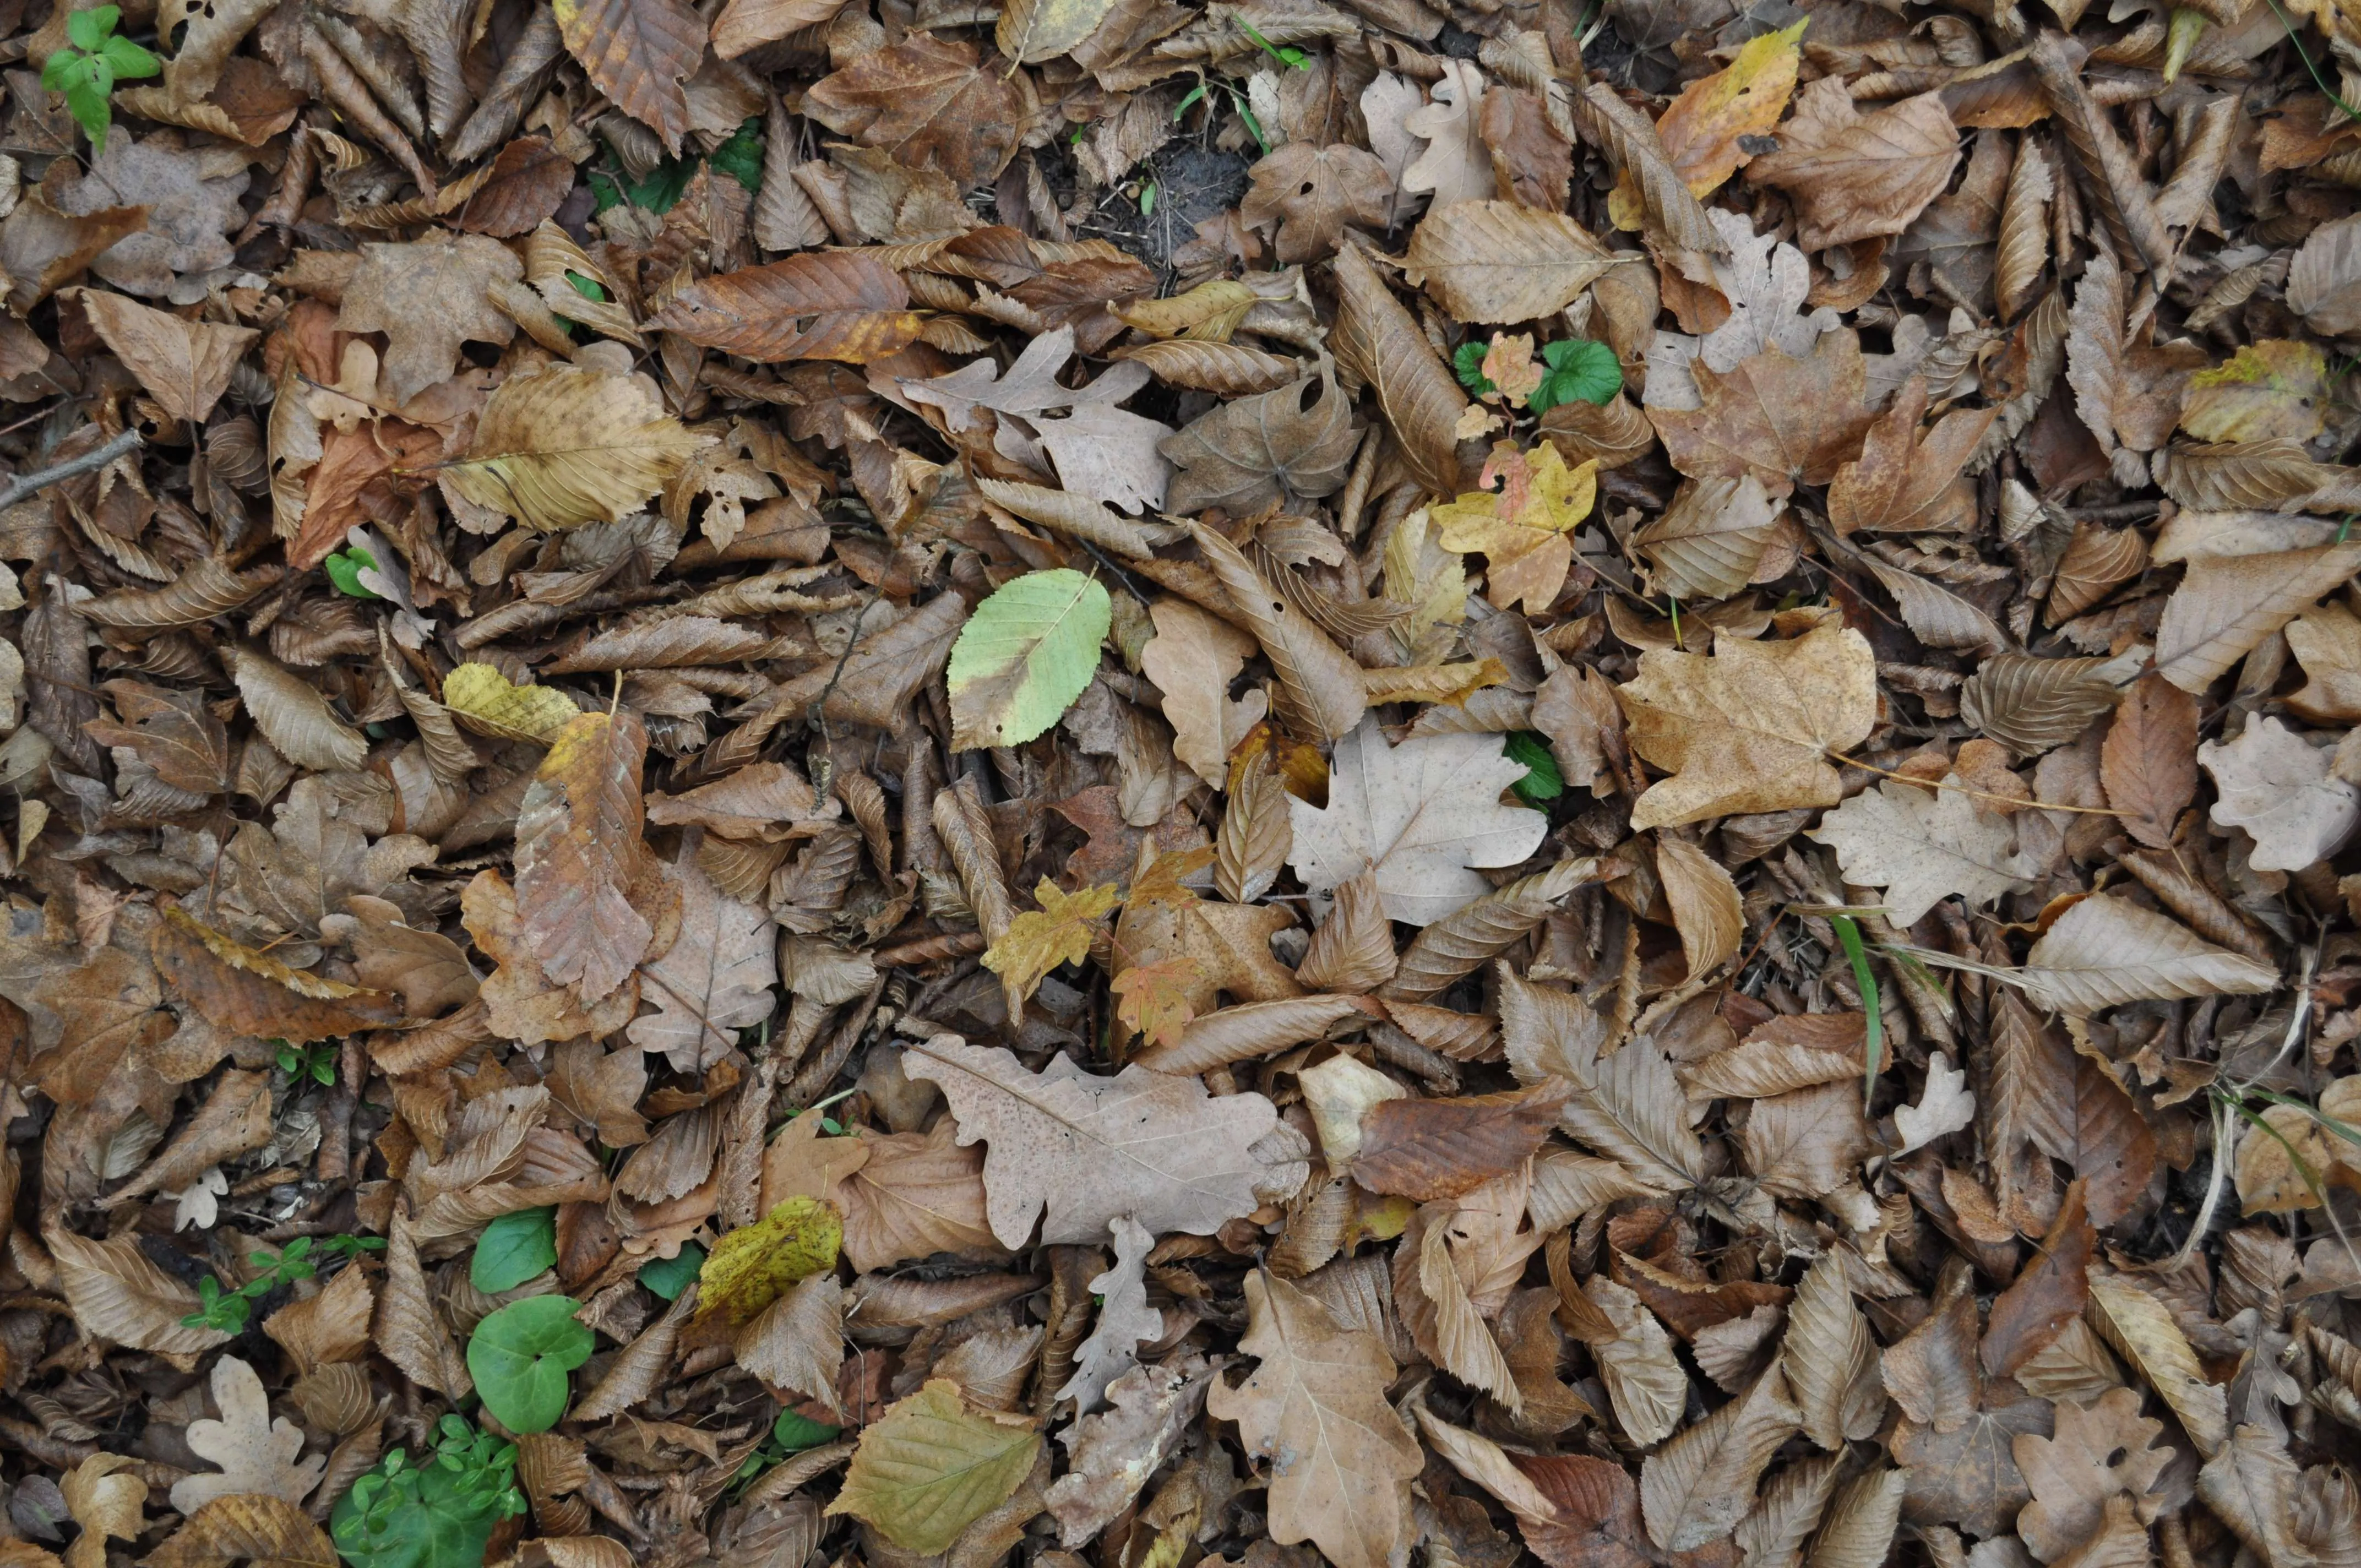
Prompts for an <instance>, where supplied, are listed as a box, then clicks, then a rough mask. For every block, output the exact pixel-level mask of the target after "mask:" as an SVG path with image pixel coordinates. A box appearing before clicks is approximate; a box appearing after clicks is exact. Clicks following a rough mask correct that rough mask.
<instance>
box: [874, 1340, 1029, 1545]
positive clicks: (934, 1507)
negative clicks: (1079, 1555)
mask: <svg viewBox="0 0 2361 1568" xmlns="http://www.w3.org/2000/svg"><path fill="white" fill-rule="evenodd" d="M1040 1453H1041V1436H1040V1434H1039V1433H1038V1432H1037V1431H1034V1430H1033V1423H1032V1422H1031V1421H1029V1420H1024V1419H1023V1418H1020V1417H1016V1416H1007V1415H1003V1414H1000V1413H999V1412H997V1411H992V1410H979V1409H975V1408H974V1407H973V1406H972V1405H970V1404H969V1403H968V1402H967V1400H966V1398H964V1397H963V1396H962V1395H961V1392H960V1386H959V1385H958V1384H956V1383H954V1382H952V1381H951V1380H950V1379H949V1378H947V1377H935V1378H930V1379H928V1382H927V1385H926V1387H923V1388H921V1389H919V1390H918V1391H917V1393H915V1394H913V1395H911V1396H910V1397H909V1398H906V1399H903V1400H899V1401H897V1402H896V1403H895V1405H894V1406H893V1407H892V1408H891V1409H888V1410H886V1412H885V1414H884V1419H882V1420H877V1421H875V1422H873V1423H872V1424H871V1425H869V1426H866V1427H863V1428H862V1431H861V1446H860V1447H859V1448H858V1449H856V1450H855V1451H854V1452H853V1455H852V1464H851V1465H850V1466H849V1467H848V1468H847V1469H846V1471H845V1474H844V1486H843V1487H842V1488H841V1489H840V1491H839V1492H838V1493H837V1495H836V1501H834V1502H832V1503H830V1504H829V1506H828V1511H829V1513H830V1514H851V1515H852V1516H853V1517H854V1518H855V1519H866V1520H868V1521H869V1523H871V1524H872V1525H873V1526H875V1527H876V1528H877V1530H878V1531H879V1533H881V1534H883V1535H884V1537H885V1539H886V1540H888V1541H892V1542H893V1543H894V1544H895V1545H896V1546H898V1547H900V1548H902V1550H903V1551H905V1552H917V1553H918V1554H919V1555H920V1556H925V1557H931V1556H933V1555H934V1554H935V1553H937V1552H943V1551H946V1550H948V1549H949V1548H950V1544H951V1542H952V1541H957V1540H958V1539H959V1534H960V1531H961V1530H965V1529H966V1528H967V1527H968V1526H969V1525H971V1524H973V1523H974V1522H975V1521H976V1520H977V1519H981V1518H982V1517H983V1515H985V1514H987V1513H989V1512H991V1511H992V1510H993V1509H994V1508H998V1507H999V1506H1000V1505H1001V1504H1002V1503H1004V1502H1006V1501H1007V1500H1008V1497H1009V1495H1010V1494H1011V1493H1013V1492H1015V1491H1016V1488H1017V1487H1018V1486H1021V1485H1022V1484H1023V1483H1024V1480H1025V1477H1026V1475H1027V1473H1029V1472H1030V1471H1031V1470H1032V1468H1033V1462H1034V1461H1035V1460H1036V1459H1037V1458H1038V1457H1039V1456H1040Z"/></svg>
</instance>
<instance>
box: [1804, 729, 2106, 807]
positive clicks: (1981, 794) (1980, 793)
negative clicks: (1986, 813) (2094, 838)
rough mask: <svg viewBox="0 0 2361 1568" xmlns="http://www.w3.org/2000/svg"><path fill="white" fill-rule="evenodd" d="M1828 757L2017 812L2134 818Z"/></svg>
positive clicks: (1834, 751)
mask: <svg viewBox="0 0 2361 1568" xmlns="http://www.w3.org/2000/svg"><path fill="white" fill-rule="evenodd" d="M1828 755H1829V756H1830V757H1831V758H1833V759H1834V760H1836V761H1837V762H1842V763H1843V764H1844V765H1845V766H1846V767H1849V768H1859V769H1861V771H1862V772H1864V773H1875V774H1877V775H1878V776H1879V777H1880V778H1888V779H1900V780H1901V781H1902V782H1903V783H1904V784H1917V785H1919V786H1920V787H1922V788H1925V789H1951V790H1957V791H1959V792H1960V794H1961V795H1972V796H1974V797H1975V798H1976V799H1978V800H1996V801H1999V802H2000V803H2001V804H2003V805H2004V806H2015V807H2016V808H2017V809H2018V810H2019V811H2070V812H2073V813H2075V814H2077V815H2078V816H2082V817H2130V816H2132V815H2134V814H2133V813H2131V812H2128V811H2117V810H2115V809H2114V807H2113V806H2061V805H2059V804H2058V803H2056V802H2054V801H2048V800H2019V799H2018V798H2017V797H2016V796H2015V795H1994V794H1993V793H1992V792H1991V791H1990V790H1982V789H1970V788H1969V787H1968V786H1967V785H1966V784H1952V783H1951V782H1950V781H1949V780H1948V779H1922V778H1920V777H1918V776H1917V775H1916V774H1915V773H1895V772H1894V771H1893V770H1892V769H1890V768H1881V767H1879V766H1878V765H1877V764H1876V763H1874V762H1862V761H1861V759H1860V758H1858V757H1848V756H1846V755H1845V754H1844V753H1843V752H1842V751H1838V750H1837V749H1836V748H1835V747H1833V746H1831V747H1828Z"/></svg>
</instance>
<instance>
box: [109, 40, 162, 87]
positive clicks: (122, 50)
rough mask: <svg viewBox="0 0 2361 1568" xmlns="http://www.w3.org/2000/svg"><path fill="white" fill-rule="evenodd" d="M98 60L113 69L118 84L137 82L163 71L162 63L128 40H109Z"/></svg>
mask: <svg viewBox="0 0 2361 1568" xmlns="http://www.w3.org/2000/svg"><path fill="white" fill-rule="evenodd" d="M99 55H100V58H102V59H104V60H105V61H106V63H107V64H108V65H110V66H112V67H114V68H115V79H116V80H117V81H119V82H137V81H138V80H139V79H140V78H142V77H147V76H153V75H155V74H157V73H158V72H159V71H162V70H163V69H164V62H163V61H162V60H158V59H157V58H156V57H155V56H154V55H152V54H149V53H148V51H147V50H146V49H142V48H140V47H139V46H138V45H137V44H136V43H133V42H132V41H131V40H130V39H129V38H109V39H107V40H106V47H105V48H104V49H101V50H100V51H99Z"/></svg>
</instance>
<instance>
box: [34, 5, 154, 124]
mask: <svg viewBox="0 0 2361 1568" xmlns="http://www.w3.org/2000/svg"><path fill="white" fill-rule="evenodd" d="M122 19H123V11H122V8H121V7H120V6H115V5H101V6H98V7H96V8H95V9H93V10H89V11H76V12H73V13H72V14H71V15H70V16H67V17H66V39H67V47H66V48H64V49H60V50H58V52H57V53H55V54H53V55H51V56H49V60H47V61H46V62H44V63H43V65H42V66H41V85H42V86H44V87H46V88H48V89H49V91H50V92H52V93H64V94H65V99H66V107H67V109H68V110H70V111H71V113H72V115H73V117H74V121H75V123H76V124H78V125H80V126H82V133H83V134H84V135H85V136H87V137H90V145H91V147H92V148H93V149H94V150H98V151H104V149H105V148H106V130H107V127H108V126H110V125H112V124H113V123H114V119H115V109H114V105H113V104H112V102H111V99H110V95H111V94H112V93H114V91H115V83H116V82H137V81H139V80H141V79H142V78H145V77H149V76H153V75H155V74H156V73H157V72H159V71H162V70H163V69H164V63H163V61H161V60H158V59H157V58H156V57H155V56H154V55H152V54H150V53H148V51H147V50H146V49H142V48H140V47H139V46H138V45H137V44H136V43H133V42H132V41H131V40H130V39H129V38H116V37H115V23H117V22H119V21H121V20H122Z"/></svg>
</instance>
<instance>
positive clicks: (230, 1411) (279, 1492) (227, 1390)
mask: <svg viewBox="0 0 2361 1568" xmlns="http://www.w3.org/2000/svg"><path fill="white" fill-rule="evenodd" d="M213 1391H214V1404H215V1405H216V1406H218V1407H219V1408H220V1409H221V1413H222V1419H221V1420H217V1421H191V1422H190V1423H189V1431H188V1442H189V1447H190V1449H191V1450H192V1452H194V1453H196V1454H197V1456H198V1457H199V1458H201V1459H204V1460H207V1461H210V1462H211V1463H212V1464H214V1465H216V1466H218V1467H219V1469H218V1471H217V1472H214V1471H203V1472H199V1473H198V1474H196V1475H191V1476H188V1477H187V1478H186V1479H184V1480H181V1481H176V1482H174V1483H173V1484H172V1506H173V1507H174V1508H178V1509H180V1510H181V1512H182V1513H184V1514H193V1513H195V1512H196V1511H197V1510H198V1509H199V1508H203V1507H204V1505H206V1504H207V1503H210V1502H213V1501H214V1499H216V1498H219V1497H233V1496H242V1495H260V1496H266V1497H278V1498H280V1499H281V1500H283V1501H286V1502H290V1503H300V1502H302V1500H303V1499H304V1498H305V1497H309V1496H310V1495H311V1492H312V1488H313V1486H317V1485H319V1482H320V1474H321V1472H322V1471H323V1470H324V1469H326V1468H327V1463H328V1462H327V1460H326V1459H325V1457H323V1456H315V1457H313V1458H311V1459H308V1460H302V1462H301V1463H298V1460H299V1457H300V1456H301V1455H302V1452H303V1433H302V1429H300V1428H298V1427H297V1426H296V1425H295V1423H294V1422H293V1421H291V1420H286V1419H285V1418H284V1417H281V1418H280V1419H279V1420H272V1419H271V1416H270V1401H269V1398H268V1397H266V1396H265V1395H264V1393H263V1391H262V1379H261V1378H259V1377H258V1376H255V1372H254V1368H253V1367H251V1366H249V1365H247V1364H246V1363H245V1362H243V1361H240V1360H239V1359H238V1358H237V1357H236V1356H234V1355H225V1356H223V1357H222V1358H221V1359H220V1360H219V1361H217V1362H215V1363H214V1374H213Z"/></svg>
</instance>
